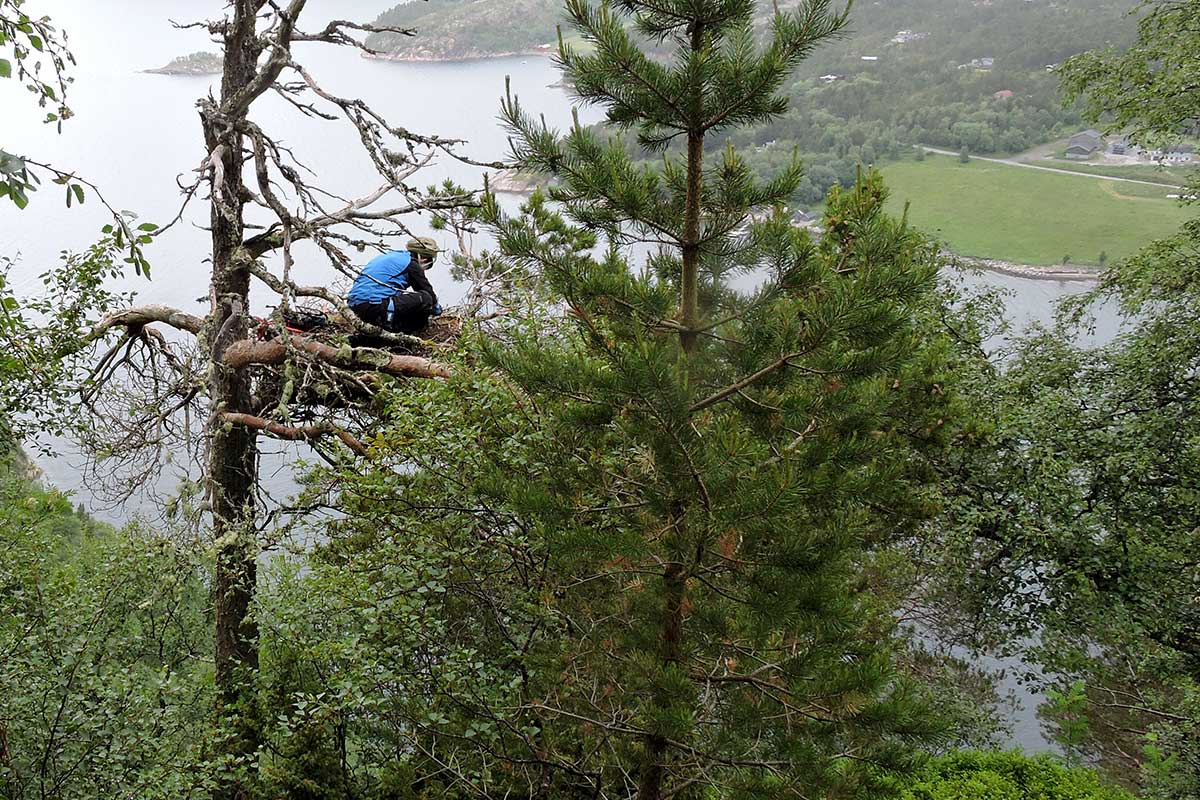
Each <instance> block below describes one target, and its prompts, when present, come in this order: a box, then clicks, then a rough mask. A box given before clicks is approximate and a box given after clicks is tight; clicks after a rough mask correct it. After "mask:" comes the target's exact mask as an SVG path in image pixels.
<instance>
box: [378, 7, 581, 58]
mask: <svg viewBox="0 0 1200 800" xmlns="http://www.w3.org/2000/svg"><path fill="white" fill-rule="evenodd" d="M562 7H563V3H562V2H561V0H413V2H408V3H404V4H402V5H398V6H396V7H395V8H393V9H391V10H390V11H385V12H384V13H383V14H380V15H379V18H378V19H376V20H375V24H376V25H386V26H392V27H399V28H414V29H416V30H417V32H418V34H417V35H416V36H400V35H397V34H391V33H377V34H372V35H371V36H369V37H368V38H367V45H368V46H369V47H371V48H372V49H374V50H378V51H380V52H381V53H385V54H386V55H387V56H388V57H389V58H395V59H397V60H404V61H448V60H457V59H466V58H487V57H490V56H500V55H523V54H532V53H540V52H545V53H549V52H550V51H551V50H552V49H553V48H551V47H547V46H546V45H548V44H550V43H552V42H555V41H556V40H557V33H556V30H555V28H556V26H557V24H558V22H559V20H560V18H561V15H562Z"/></svg>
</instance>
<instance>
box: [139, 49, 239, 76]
mask: <svg viewBox="0 0 1200 800" xmlns="http://www.w3.org/2000/svg"><path fill="white" fill-rule="evenodd" d="M145 72H148V73H150V74H152V75H220V74H221V57H220V56H219V55H217V54H216V53H205V52H199V53H192V54H191V55H187V56H179V57H178V58H175V59H172V60H171V62H170V63H168V64H167V65H166V66H163V67H159V68H158V69H148V70H145Z"/></svg>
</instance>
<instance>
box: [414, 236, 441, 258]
mask: <svg viewBox="0 0 1200 800" xmlns="http://www.w3.org/2000/svg"><path fill="white" fill-rule="evenodd" d="M405 247H407V248H408V251H409V252H410V253H428V254H429V255H431V256H436V255H437V254H438V252H440V249H441V248H439V247H438V243H437V242H436V241H435V240H434V238H433V237H432V236H414V237H413V238H412V239H409V240H408V244H407V245H405Z"/></svg>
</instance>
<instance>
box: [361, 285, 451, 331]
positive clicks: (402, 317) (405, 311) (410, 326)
mask: <svg viewBox="0 0 1200 800" xmlns="http://www.w3.org/2000/svg"><path fill="white" fill-rule="evenodd" d="M389 304H390V305H391V309H392V312H391V319H390V320H389V319H388V306H389ZM433 306H434V303H433V299H432V298H431V297H430V296H429V293H428V292H397V293H396V294H394V295H392V296H391V297H389V298H388V299H386V300H383V301H381V302H379V303H359V304H358V305H354V306H350V310H351V311H353V312H354V313H355V314H357V315H358V318H359V319H361V320H362V321H363V322H366V323H367V324H369V325H377V326H379V327H380V328H383V329H384V330H385V331H391V332H392V333H410V334H411V333H420V332H421V331H423V330H425V328H426V326H427V325H429V318H430V317H431V316H433Z"/></svg>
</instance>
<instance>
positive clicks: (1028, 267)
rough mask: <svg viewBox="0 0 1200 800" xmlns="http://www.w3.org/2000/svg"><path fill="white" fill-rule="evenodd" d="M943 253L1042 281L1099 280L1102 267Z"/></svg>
mask: <svg viewBox="0 0 1200 800" xmlns="http://www.w3.org/2000/svg"><path fill="white" fill-rule="evenodd" d="M942 255H944V256H946V257H947V258H950V259H951V260H953V261H954V262H956V263H958V264H962V265H963V266H967V267H974V268H975V269H982V270H987V271H988V272H999V273H1002V274H1004V275H1013V276H1015V277H1018V278H1032V279H1033V280H1041V281H1093V282H1094V281H1098V280H1099V279H1100V273H1101V269H1100V268H1099V267H1086V266H1039V265H1037V264H1015V263H1013V262H1011V261H1002V260H1000V259H998V258H973V257H971V256H960V255H958V254H957V253H951V252H949V251H943V252H942Z"/></svg>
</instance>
